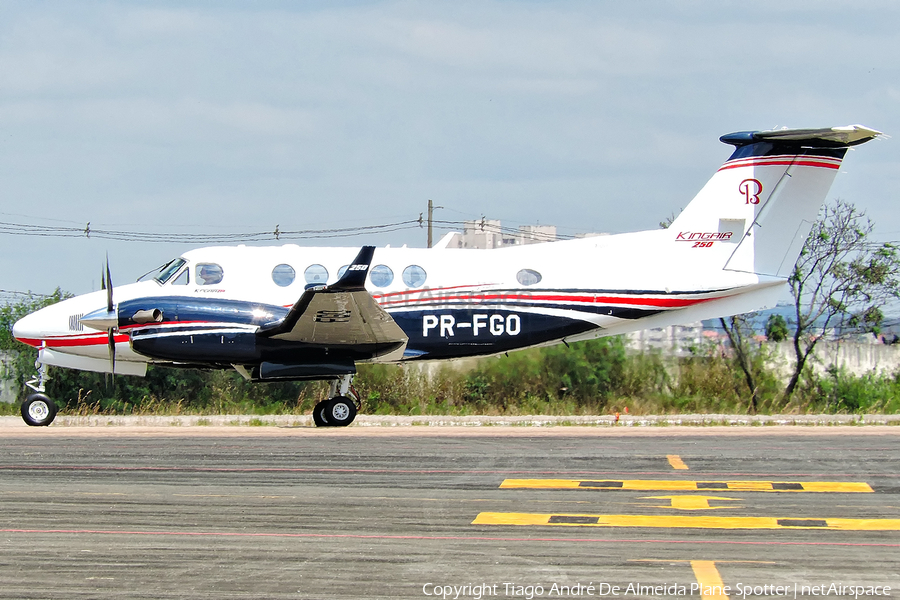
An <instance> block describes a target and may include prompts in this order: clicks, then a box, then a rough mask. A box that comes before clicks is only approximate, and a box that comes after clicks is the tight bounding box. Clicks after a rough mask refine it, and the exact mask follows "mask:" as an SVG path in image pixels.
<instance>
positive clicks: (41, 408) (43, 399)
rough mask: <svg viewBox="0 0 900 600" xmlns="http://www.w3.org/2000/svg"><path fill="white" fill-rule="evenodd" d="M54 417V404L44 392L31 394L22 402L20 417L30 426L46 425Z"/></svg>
mask: <svg viewBox="0 0 900 600" xmlns="http://www.w3.org/2000/svg"><path fill="white" fill-rule="evenodd" d="M55 417H56V404H54V402H53V400H51V399H50V397H49V396H47V395H46V394H31V395H30V396H28V397H27V398H25V402H23V403H22V418H23V419H24V420H25V422H26V423H27V424H29V425H31V426H32V427H46V426H47V425H49V424H50V423H52V422H53V419H54V418H55Z"/></svg>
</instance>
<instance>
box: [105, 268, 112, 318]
mask: <svg viewBox="0 0 900 600" xmlns="http://www.w3.org/2000/svg"><path fill="white" fill-rule="evenodd" d="M106 310H107V311H108V312H112V311H113V284H112V275H110V274H109V254H107V255H106Z"/></svg>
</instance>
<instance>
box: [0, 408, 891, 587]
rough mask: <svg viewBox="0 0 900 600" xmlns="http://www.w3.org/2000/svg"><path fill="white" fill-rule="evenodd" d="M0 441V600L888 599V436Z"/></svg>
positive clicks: (666, 433) (467, 434) (318, 434)
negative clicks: (80, 599) (233, 599)
mask: <svg viewBox="0 0 900 600" xmlns="http://www.w3.org/2000/svg"><path fill="white" fill-rule="evenodd" d="M0 435H3V439H4V441H3V452H2V453H0V501H2V506H3V510H2V516H0V519H2V523H0V597H2V598H16V599H25V598H65V599H72V598H217V599H230V598H435V597H437V598H441V597H447V598H454V597H455V598H474V599H476V600H478V599H480V598H529V597H530V598H556V597H607V598H612V597H622V598H724V597H729V598H741V597H750V596H751V595H752V596H753V597H785V596H788V597H794V596H795V594H796V597H824V596H825V595H829V596H836V595H840V596H843V597H848V596H849V597H854V596H855V595H856V596H858V597H865V596H866V595H867V594H869V596H868V597H874V596H875V595H876V594H881V596H880V597H885V596H884V594H885V593H887V594H888V595H889V597H890V596H897V595H900V510H898V509H900V481H898V477H900V428H896V427H827V428H809V427H805V428H804V427H797V428H793V427H788V428H744V429H736V428H715V427H710V428H654V429H652V430H646V429H644V430H637V429H635V430H624V429H618V430H611V429H609V428H597V427H594V428H589V427H556V428H548V429H544V430H530V429H529V428H524V427H507V428H495V427H481V428H477V429H475V428H468V429H464V428H434V427H406V428H403V429H402V430H398V429H396V428H395V429H388V428H361V427H351V428H348V429H345V430H325V429H318V430H317V429H315V428H311V427H305V426H301V427H230V428H229V427H156V428H154V427H143V428H142V427H130V428H125V427H106V428H104V427H50V428H40V429H23V428H13V427H6V428H2V431H0ZM822 586H824V587H822ZM885 586H890V587H891V588H892V589H891V590H889V591H888V590H885ZM859 587H861V588H862V592H863V593H862V594H860V593H859V589H857V588H859ZM829 590H830V592H829ZM840 592H843V593H840Z"/></svg>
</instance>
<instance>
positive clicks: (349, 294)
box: [257, 246, 408, 357]
mask: <svg viewBox="0 0 900 600" xmlns="http://www.w3.org/2000/svg"><path fill="white" fill-rule="evenodd" d="M374 252H375V247H374V246H363V248H362V249H361V250H360V251H359V254H358V255H357V256H356V258H355V259H354V260H353V262H352V263H351V264H350V266H349V267H348V268H347V271H346V272H345V273H344V275H343V276H342V277H341V278H340V279H339V280H338V281H337V282H335V283H334V284H332V285H330V286H326V287H320V288H312V289H308V290H306V291H305V292H303V295H302V296H300V299H299V300H297V302H296V303H295V304H294V306H293V307H292V308H291V310H290V312H288V314H287V315H286V316H285V317H284V318H283V319H281V320H280V321H275V322H273V323H267V324H265V325H263V326H262V327H260V329H259V330H258V331H257V335H258V336H260V337H265V338H272V339H276V340H283V341H291V342H298V343H301V344H310V345H316V346H320V347H325V348H329V349H336V350H337V349H348V350H349V349H353V350H358V351H362V352H363V353H367V354H371V356H372V357H375V356H381V355H384V354H387V353H390V352H393V351H395V350H397V349H400V348H402V347H404V346H405V345H406V342H407V340H408V338H407V336H406V334H405V333H404V332H403V330H402V329H400V326H399V325H397V323H396V322H395V321H394V319H393V318H391V316H390V315H389V314H388V313H387V312H386V311H385V310H384V309H382V308H381V306H379V305H378V303H377V302H375V299H374V298H372V295H371V294H369V292H367V291H366V288H365V282H366V276H367V275H368V273H369V266H370V265H371V263H372V256H373V254H374Z"/></svg>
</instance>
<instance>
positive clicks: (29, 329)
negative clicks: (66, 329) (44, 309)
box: [12, 311, 43, 346]
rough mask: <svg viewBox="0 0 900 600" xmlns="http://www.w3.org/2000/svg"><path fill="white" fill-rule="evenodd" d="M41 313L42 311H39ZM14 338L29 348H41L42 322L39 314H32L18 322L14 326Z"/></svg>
mask: <svg viewBox="0 0 900 600" xmlns="http://www.w3.org/2000/svg"><path fill="white" fill-rule="evenodd" d="M38 312H40V311H38ZM12 333H13V337H14V338H16V339H17V340H19V341H20V342H22V343H23V344H28V345H29V346H39V345H40V344H41V334H42V333H43V327H41V320H40V318H39V317H38V316H37V313H31V314H30V315H26V316H24V317H22V318H21V319H19V320H18V321H16V323H15V324H14V325H13V331H12Z"/></svg>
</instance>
